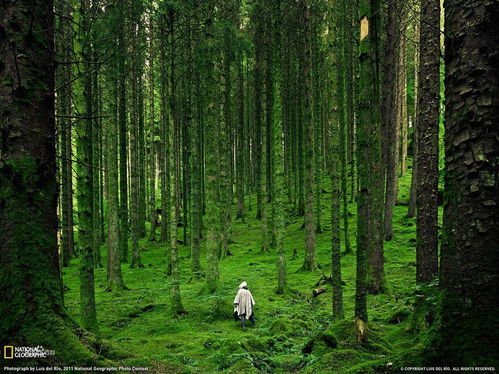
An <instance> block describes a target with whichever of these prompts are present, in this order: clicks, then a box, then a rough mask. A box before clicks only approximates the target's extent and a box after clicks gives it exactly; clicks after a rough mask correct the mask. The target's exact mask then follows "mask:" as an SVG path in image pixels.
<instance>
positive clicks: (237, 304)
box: [234, 282, 255, 329]
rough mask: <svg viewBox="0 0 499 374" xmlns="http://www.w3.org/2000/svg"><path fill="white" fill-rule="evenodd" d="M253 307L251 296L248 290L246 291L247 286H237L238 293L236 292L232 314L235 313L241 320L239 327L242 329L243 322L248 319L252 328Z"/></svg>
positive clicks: (245, 284) (253, 302) (242, 284)
mask: <svg viewBox="0 0 499 374" xmlns="http://www.w3.org/2000/svg"><path fill="white" fill-rule="evenodd" d="M253 305H255V300H253V295H251V292H250V290H248V284H247V283H246V282H243V283H241V284H240V285H239V291H237V295H236V297H235V299H234V313H236V314H237V316H238V318H239V319H240V320H241V327H242V328H243V329H244V321H245V320H247V319H249V320H250V321H251V322H252V323H253V326H255V317H254V316H253Z"/></svg>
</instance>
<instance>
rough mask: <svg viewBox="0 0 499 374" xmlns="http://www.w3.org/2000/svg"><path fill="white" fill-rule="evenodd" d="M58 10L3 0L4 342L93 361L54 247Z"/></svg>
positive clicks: (0, 200) (0, 182) (0, 224)
mask: <svg viewBox="0 0 499 374" xmlns="http://www.w3.org/2000/svg"><path fill="white" fill-rule="evenodd" d="M26 9H33V12H30V13H27V12H26V11H25V10H26ZM53 11H54V8H53V2H52V1H50V0H43V1H35V2H33V1H31V0H29V1H28V0H15V1H4V2H2V4H1V5H0V12H1V13H2V18H1V20H0V29H1V30H2V35H3V36H2V37H3V38H4V40H3V42H2V43H1V44H0V51H1V53H0V56H2V57H1V65H2V69H1V71H0V80H1V81H2V82H6V83H4V84H2V86H1V88H0V113H1V114H0V127H1V130H2V142H1V145H0V153H1V155H2V161H1V163H0V206H1V207H2V209H0V236H1V237H2V240H1V241H0V253H1V256H0V283H1V284H2V287H1V288H0V299H1V300H2V302H1V303H0V313H1V315H2V318H1V321H0V344H2V346H3V345H28V346H30V345H31V346H38V345H43V347H44V348H46V349H53V350H55V352H56V358H57V359H58V360H60V361H62V362H65V363H68V364H72V363H78V364H80V365H81V364H88V365H92V364H96V363H97V357H96V355H94V354H93V353H91V352H90V351H88V350H87V349H86V347H84V346H83V344H82V343H81V342H80V341H79V339H78V337H77V335H76V333H75V330H76V327H77V326H76V324H75V323H74V322H73V321H72V320H71V319H70V318H69V317H68V314H67V311H66V309H65V308H64V305H63V297H62V284H61V273H60V270H59V255H58V252H57V211H56V209H57V185H56V178H55V172H56V162H55V122H54V88H55V87H54V50H53V48H54V40H53V36H54V34H53V33H50V32H46V31H45V30H51V29H52V28H53V27H54V15H53ZM33 35H37V37H36V38H33ZM12 49H14V50H15V55H17V56H22V58H17V57H14V56H13V54H12ZM27 217H29V219H27Z"/></svg>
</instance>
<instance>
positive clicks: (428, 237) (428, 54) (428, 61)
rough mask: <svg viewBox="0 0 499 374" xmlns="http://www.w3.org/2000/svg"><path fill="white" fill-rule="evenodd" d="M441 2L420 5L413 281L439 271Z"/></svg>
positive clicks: (436, 0) (429, 277)
mask: <svg viewBox="0 0 499 374" xmlns="http://www.w3.org/2000/svg"><path fill="white" fill-rule="evenodd" d="M439 25H440V1H439V0H432V1H426V2H425V1H423V2H422V4H421V40H422V41H424V42H423V43H421V44H420V56H421V67H420V71H419V82H420V87H419V91H418V93H419V97H418V106H419V111H418V115H419V118H418V120H417V124H418V130H417V134H418V145H417V148H418V155H417V158H418V159H417V163H418V165H419V166H420V167H418V176H417V183H418V186H417V197H416V205H417V218H416V224H417V226H416V280H417V282H429V281H430V280H431V278H432V277H433V276H434V275H435V274H437V272H438V128H439V117H440V116H439V108H440V98H439V95H440V28H439Z"/></svg>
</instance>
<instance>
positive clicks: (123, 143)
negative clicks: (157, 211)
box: [118, 1, 130, 262]
mask: <svg viewBox="0 0 499 374" xmlns="http://www.w3.org/2000/svg"><path fill="white" fill-rule="evenodd" d="M126 7H127V5H126V1H122V2H121V4H120V6H119V30H120V32H119V33H118V45H119V59H118V70H119V78H118V79H119V91H118V95H119V101H118V118H119V163H120V164H119V169H120V170H119V172H120V252H121V262H128V237H129V236H128V234H129V228H130V226H129V224H128V170H127V167H128V164H127V160H128V157H127V153H128V152H127V151H128V147H127V132H128V131H127V130H128V129H127V116H126V108H127V105H128V104H127V98H126V76H127V72H126V71H127V65H126V51H127V47H126V41H125V33H126V32H127V28H126V26H125V24H126V18H127V17H126Z"/></svg>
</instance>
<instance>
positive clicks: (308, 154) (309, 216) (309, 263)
mask: <svg viewBox="0 0 499 374" xmlns="http://www.w3.org/2000/svg"><path fill="white" fill-rule="evenodd" d="M300 7H301V9H302V11H303V14H304V17H303V31H304V34H305V36H304V40H303V46H302V47H303V77H302V78H303V80H304V88H303V91H304V92H303V93H304V95H303V100H304V105H303V108H304V113H303V120H304V123H303V127H304V130H305V131H304V135H305V138H304V141H305V154H304V167H305V198H306V202H305V261H304V264H303V270H309V271H313V270H315V269H317V259H316V253H315V214H314V125H315V123H314V121H315V119H314V118H313V117H312V103H311V96H312V92H311V71H310V69H311V65H312V62H311V58H310V5H309V4H308V0H301V3H300Z"/></svg>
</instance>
